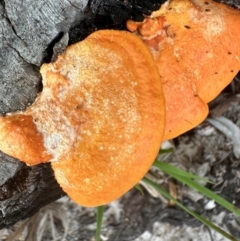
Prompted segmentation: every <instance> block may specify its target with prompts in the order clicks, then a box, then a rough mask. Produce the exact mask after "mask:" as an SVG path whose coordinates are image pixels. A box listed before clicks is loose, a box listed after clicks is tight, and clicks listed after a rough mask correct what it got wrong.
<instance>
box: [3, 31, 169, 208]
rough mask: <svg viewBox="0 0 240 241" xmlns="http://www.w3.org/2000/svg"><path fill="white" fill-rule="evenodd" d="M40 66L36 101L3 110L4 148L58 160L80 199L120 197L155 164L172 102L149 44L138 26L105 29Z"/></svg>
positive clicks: (91, 202) (25, 156)
mask: <svg viewBox="0 0 240 241" xmlns="http://www.w3.org/2000/svg"><path fill="white" fill-rule="evenodd" d="M41 74H42V77H43V91H42V93H41V94H40V95H39V97H38V98H37V100H36V102H35V103H34V104H33V105H32V106H30V107H29V108H28V109H27V110H26V111H25V112H19V113H16V114H12V115H9V116H6V117H2V118H0V133H1V135H0V149H1V150H3V151H4V152H6V153H7V154H10V155H12V156H14V157H16V158H19V159H21V160H23V161H25V162H26V163H28V164H30V165H32V164H37V163H40V162H42V161H43V162H44V161H52V167H53V169H54V172H55V177H56V179H57V181H58V182H59V184H60V185H61V187H62V188H63V190H64V191H65V192H66V193H67V194H68V195H69V196H70V197H71V198H72V199H73V200H74V201H75V202H77V203H78V204H81V205H84V206H99V205H103V204H106V203H108V202H111V201H113V200H115V199H117V198H119V197H120V196H121V195H123V194H124V193H125V192H127V191H128V190H129V189H130V188H132V187H133V186H134V185H135V184H136V183H137V182H138V181H139V180H140V179H141V178H142V177H143V176H144V175H145V173H146V172H147V171H148V169H149V168H150V166H151V165H152V163H153V161H154V159H155V157H156V156H157V154H158V151H159V148H160V145H161V141H162V137H163V134H164V127H165V102H164V97H163V93H162V87H161V81H160V77H159V73H158V69H157V67H156V65H155V62H154V60H153V57H152V55H151V53H150V52H149V50H148V48H147V47H146V45H145V44H144V43H143V42H142V41H141V40H140V39H139V38H138V37H136V36H135V35H133V34H131V33H128V32H124V31H121V32H120V31H111V30H105V31H98V32H95V33H94V34H92V35H90V36H89V37H88V38H86V39H85V40H84V41H82V42H79V43H77V44H74V45H71V46H70V47H68V48H67V50H66V51H65V53H63V54H62V55H61V56H59V57H58V59H57V61H56V62H55V63H50V64H44V65H43V66H42V68H41ZM16 120H17V121H16ZM14 137H15V138H14ZM23 150H24V151H23Z"/></svg>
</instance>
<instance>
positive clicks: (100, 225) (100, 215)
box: [96, 206, 104, 241]
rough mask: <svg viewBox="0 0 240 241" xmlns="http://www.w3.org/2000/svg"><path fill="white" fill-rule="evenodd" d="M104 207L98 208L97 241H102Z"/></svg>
mask: <svg viewBox="0 0 240 241" xmlns="http://www.w3.org/2000/svg"><path fill="white" fill-rule="evenodd" d="M103 212H104V206H99V207H97V230H96V241H101V237H100V235H101V227H102V219H103Z"/></svg>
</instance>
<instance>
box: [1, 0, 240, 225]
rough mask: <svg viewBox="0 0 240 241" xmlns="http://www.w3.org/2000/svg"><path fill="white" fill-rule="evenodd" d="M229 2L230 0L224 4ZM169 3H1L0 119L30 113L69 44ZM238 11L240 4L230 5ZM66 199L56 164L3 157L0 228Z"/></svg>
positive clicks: (233, 1) (27, 0) (79, 0)
mask: <svg viewBox="0 0 240 241" xmlns="http://www.w3.org/2000/svg"><path fill="white" fill-rule="evenodd" d="M222 1H224V0H222ZM163 2H165V1H164V0H128V1H123V0H92V1H88V0H38V1H32V0H8V1H3V0H0V114H1V115H4V114H6V113H10V112H14V111H17V110H24V109H25V108H26V107H27V106H29V105H30V104H31V103H33V102H34V100H35V98H36V96H37V95H38V93H39V92H40V91H41V88H42V85H41V76H40V73H39V68H40V66H41V64H42V63H44V62H50V61H51V60H52V59H54V58H55V57H56V54H57V53H59V51H62V50H63V49H64V48H65V47H66V45H68V44H71V43H74V42H77V41H79V40H82V39H84V38H85V37H86V36H87V35H89V34H90V33H91V32H93V31H95V30H97V29H104V28H113V29H124V28H125V21H126V19H129V18H132V19H134V20H138V21H142V20H143V14H147V15H149V14H151V11H153V10H156V9H158V8H159V6H160V4H161V3H163ZM225 2H227V3H228V4H231V5H233V6H235V7H238V6H239V5H240V3H239V0H225ZM63 195H65V194H64V193H63V191H62V190H61V188H60V187H59V185H58V184H57V183H56V181H55V179H54V174H53V172H52V170H51V167H50V164H43V165H39V166H35V167H27V166H26V165H25V164H23V163H22V162H20V161H18V160H16V159H14V158H11V157H9V156H7V155H5V154H3V153H1V154H0V210H1V212H0V228H3V227H6V226H10V225H13V224H14V223H16V222H17V221H19V220H21V219H25V218H27V217H29V216H31V215H33V214H34V213H35V212H37V211H38V210H39V209H40V208H41V207H43V206H44V205H46V204H48V203H50V202H52V201H54V200H56V199H58V198H60V197H61V196H63Z"/></svg>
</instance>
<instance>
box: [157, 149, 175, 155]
mask: <svg viewBox="0 0 240 241" xmlns="http://www.w3.org/2000/svg"><path fill="white" fill-rule="evenodd" d="M171 152H173V148H169V149H160V151H159V154H160V155H161V154H168V153H171Z"/></svg>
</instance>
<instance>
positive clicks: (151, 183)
mask: <svg viewBox="0 0 240 241" xmlns="http://www.w3.org/2000/svg"><path fill="white" fill-rule="evenodd" d="M142 180H143V181H144V182H145V183H146V184H148V185H150V186H152V187H154V188H155V189H156V190H157V191H158V192H159V193H160V194H162V195H163V196H165V197H166V198H168V199H170V200H172V201H174V202H175V203H176V205H178V206H179V207H180V208H182V209H183V210H184V211H186V212H188V213H189V214H190V215H192V216H193V217H195V218H196V219H198V220H199V221H200V222H202V223H203V224H205V225H207V226H208V227H210V228H212V229H213V230H215V231H217V232H218V233H220V234H222V235H223V236H224V237H226V238H228V239H229V240H231V241H238V240H237V239H236V238H235V237H233V236H232V235H231V234H229V233H227V232H225V231H224V230H223V229H221V228H219V227H218V226H216V225H215V224H213V223H212V222H210V221H208V220H207V219H205V218H204V217H202V216H201V215H199V214H197V213H196V212H194V211H192V210H190V209H188V208H187V207H185V206H184V205H183V204H181V203H180V202H179V201H177V200H176V199H175V198H173V197H172V196H171V195H170V194H169V193H168V192H167V191H166V190H164V189H163V188H161V187H160V186H159V185H157V184H156V183H154V182H152V181H151V180H149V179H148V178H146V177H144V178H143V179H142Z"/></svg>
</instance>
